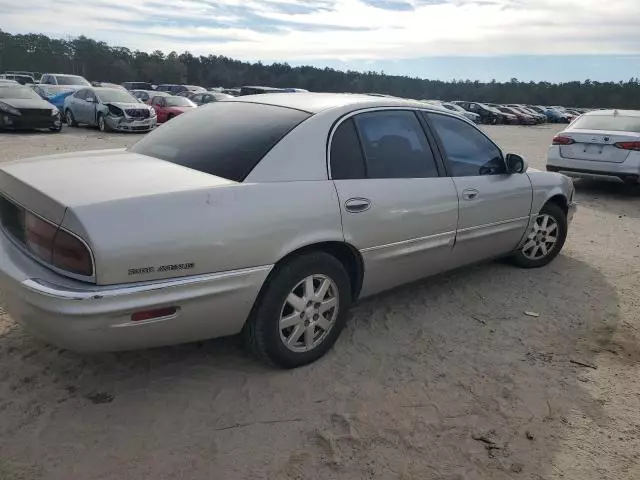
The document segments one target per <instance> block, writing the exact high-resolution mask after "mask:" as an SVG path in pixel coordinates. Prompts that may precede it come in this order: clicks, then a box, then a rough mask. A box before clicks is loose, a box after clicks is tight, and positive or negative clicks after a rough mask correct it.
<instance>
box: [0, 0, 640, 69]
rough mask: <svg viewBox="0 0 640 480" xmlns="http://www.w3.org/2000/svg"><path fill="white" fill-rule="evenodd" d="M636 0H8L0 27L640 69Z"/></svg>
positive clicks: (337, 53) (283, 57) (357, 65)
mask: <svg viewBox="0 0 640 480" xmlns="http://www.w3.org/2000/svg"><path fill="white" fill-rule="evenodd" d="M638 25H640V0H606V1H603V0H172V1H163V0H137V1H136V0H134V1H132V0H44V1H43V0H20V1H16V0H0V29H2V30H4V31H7V32H10V33H44V34H47V35H50V36H54V37H59V38H68V37H75V36H78V35H86V36H88V37H91V38H94V39H96V40H102V41H105V42H107V43H109V44H110V45H113V46H124V47H128V48H131V49H139V50H145V51H153V50H156V49H159V50H162V51H165V52H170V51H172V50H174V51H177V52H183V51H185V50H188V51H190V52H191V53H193V54H194V55H209V54H215V55H226V56H229V57H233V58H237V59H241V60H248V61H257V60H260V61H262V62H264V63H271V62H288V63H290V64H292V65H309V64H311V65H315V66H320V67H323V66H329V67H332V68H338V69H352V70H360V71H363V70H374V71H384V72H385V73H388V74H395V75H410V76H416V77H422V78H430V79H440V80H452V79H471V80H480V81H489V80H492V79H496V80H498V81H505V80H509V79H511V78H517V79H519V80H521V81H529V80H533V81H544V80H546V81H551V82H560V81H571V80H585V79H587V78H589V79H591V80H598V81H608V80H615V81H617V80H628V79H629V78H632V77H638V76H640V35H639V34H638Z"/></svg>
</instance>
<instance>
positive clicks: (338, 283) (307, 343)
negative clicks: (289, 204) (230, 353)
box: [243, 252, 351, 368]
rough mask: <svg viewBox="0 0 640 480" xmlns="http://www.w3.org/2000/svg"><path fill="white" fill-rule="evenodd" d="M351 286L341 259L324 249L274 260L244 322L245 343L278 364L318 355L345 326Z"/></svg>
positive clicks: (289, 364) (288, 365)
mask: <svg viewBox="0 0 640 480" xmlns="http://www.w3.org/2000/svg"><path fill="white" fill-rule="evenodd" d="M309 279H310V280H309ZM309 282H310V283H309ZM350 285H351V283H350V281H349V276H348V275H347V272H346V270H345V268H344V266H343V265H342V263H340V261H338V260H337V259H336V258H335V257H333V256H332V255H329V254H327V253H324V252H313V253H308V254H304V255H300V256H296V257H292V258H291V259H289V260H286V261H285V262H284V263H282V264H280V265H277V266H276V267H275V269H274V270H273V272H272V273H271V274H270V275H269V278H268V279H267V281H266V282H265V285H264V287H263V291H262V292H261V295H260V297H259V298H258V300H257V301H256V304H255V305H254V308H253V311H252V314H251V315H250V318H249V320H247V323H246V325H245V327H244V330H243V334H244V337H245V341H246V344H247V346H248V347H249V349H251V351H252V352H253V353H254V354H255V355H256V356H257V357H258V358H260V359H261V360H263V361H265V362H267V363H270V364H272V365H275V366H277V367H281V368H295V367H300V366H302V365H306V364H308V363H311V362H313V361H315V360H317V359H318V358H320V357H322V356H323V355H324V354H325V353H326V352H327V351H328V350H329V349H331V347H333V345H334V344H335V342H336V340H337V339H338V336H339V335H340V332H341V331H342V329H343V328H344V325H345V322H346V319H347V311H348V309H349V307H350V305H351V286H350Z"/></svg>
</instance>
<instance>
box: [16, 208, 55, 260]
mask: <svg viewBox="0 0 640 480" xmlns="http://www.w3.org/2000/svg"><path fill="white" fill-rule="evenodd" d="M57 231H58V227H56V226H55V225H51V224H50V223H49V222H45V221H44V220H41V219H40V218H38V217H36V216H35V215H33V214H31V213H28V212H25V214H24V243H25V245H26V247H27V250H29V251H30V252H31V253H33V254H34V255H35V256H36V257H38V258H41V259H42V260H44V261H45V262H47V263H51V253H52V246H53V239H54V238H55V236H56V232H57Z"/></svg>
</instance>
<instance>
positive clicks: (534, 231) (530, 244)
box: [522, 214, 559, 260]
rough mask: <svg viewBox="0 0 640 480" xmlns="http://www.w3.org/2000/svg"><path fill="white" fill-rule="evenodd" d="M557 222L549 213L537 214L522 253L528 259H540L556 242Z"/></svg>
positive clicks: (549, 251)
mask: <svg viewBox="0 0 640 480" xmlns="http://www.w3.org/2000/svg"><path fill="white" fill-rule="evenodd" d="M558 234H559V229H558V222H557V221H556V219H555V218H553V217H552V216H551V215H547V214H542V215H538V216H537V217H536V219H535V221H534V222H533V227H532V228H531V230H530V232H529V235H528V236H527V241H526V242H525V244H524V246H523V247H522V254H523V255H524V256H525V257H526V258H528V259H529V260H540V259H541V258H544V257H546V256H547V255H549V254H550V253H551V252H552V251H553V248H554V246H555V245H556V243H557V242H558Z"/></svg>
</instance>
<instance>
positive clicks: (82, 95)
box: [73, 90, 87, 100]
mask: <svg viewBox="0 0 640 480" xmlns="http://www.w3.org/2000/svg"><path fill="white" fill-rule="evenodd" d="M73 96H74V97H76V98H77V99H78V100H85V99H86V98H87V91H86V90H78V91H77V92H76V93H75V94H74V95H73Z"/></svg>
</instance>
